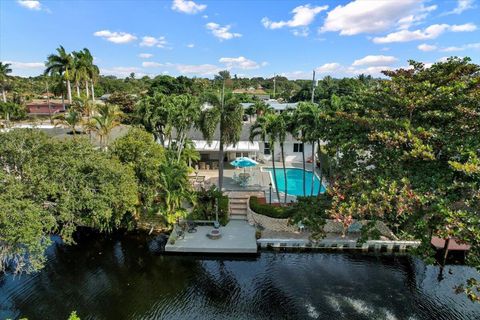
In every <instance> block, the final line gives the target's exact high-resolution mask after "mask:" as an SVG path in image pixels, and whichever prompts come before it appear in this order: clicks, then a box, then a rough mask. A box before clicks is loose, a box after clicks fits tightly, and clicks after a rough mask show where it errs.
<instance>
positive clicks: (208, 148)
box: [188, 123, 317, 168]
mask: <svg viewBox="0 0 480 320" xmlns="http://www.w3.org/2000/svg"><path fill="white" fill-rule="evenodd" d="M250 127H251V124H250V123H244V125H243V126H242V132H241V134H240V141H239V142H238V143H237V144H236V145H229V146H225V147H224V150H225V158H224V161H225V162H230V161H232V160H234V159H235V158H238V157H249V158H252V159H255V160H257V161H260V162H269V161H271V160H272V148H271V146H270V145H269V143H268V142H264V141H260V139H259V138H258V137H257V138H255V139H254V141H253V142H251V141H250V140H249V137H250ZM188 137H189V138H190V139H191V140H192V141H193V143H194V144H195V149H196V150H197V151H198V152H199V153H200V157H201V160H200V162H204V163H206V164H209V165H210V168H212V167H213V168H214V167H216V166H217V165H218V151H219V147H220V132H219V129H218V128H217V130H216V132H215V134H214V136H213V139H212V141H211V142H210V143H208V142H207V141H206V140H205V139H204V138H203V135H202V133H201V132H200V131H199V130H196V129H194V130H191V131H190V132H189V134H188ZM304 148H305V160H306V161H309V160H310V161H311V159H312V146H311V144H305V145H304ZM316 149H317V146H316V147H315V151H316ZM273 150H274V153H273V155H274V157H275V161H281V160H282V158H281V150H280V144H279V143H275V146H274V149H273ZM284 153H285V160H286V161H287V162H302V143H301V142H300V141H298V140H296V139H295V138H293V137H292V136H291V135H290V134H288V135H287V138H286V140H285V143H284Z"/></svg>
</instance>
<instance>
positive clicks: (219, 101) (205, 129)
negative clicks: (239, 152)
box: [199, 90, 243, 191]
mask: <svg viewBox="0 0 480 320" xmlns="http://www.w3.org/2000/svg"><path fill="white" fill-rule="evenodd" d="M203 102H204V110H203V111H202V113H201V114H200V121H199V128H200V130H201V131H202V134H203V136H204V138H205V140H207V141H208V142H211V141H212V139H213V136H214V134H215V130H216V128H217V126H219V128H220V147H219V151H218V161H219V166H218V189H219V190H220V191H221V190H222V186H223V167H224V147H225V145H227V146H228V145H231V144H233V145H234V144H236V143H237V142H238V141H239V140H240V133H241V132H242V122H243V107H242V106H241V104H240V102H239V101H238V99H237V98H236V97H235V96H234V95H233V94H232V93H227V94H225V93H224V90H223V92H222V94H221V95H218V94H215V93H211V92H210V93H206V94H205V96H204V97H203Z"/></svg>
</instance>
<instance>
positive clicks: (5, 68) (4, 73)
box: [0, 61, 12, 103]
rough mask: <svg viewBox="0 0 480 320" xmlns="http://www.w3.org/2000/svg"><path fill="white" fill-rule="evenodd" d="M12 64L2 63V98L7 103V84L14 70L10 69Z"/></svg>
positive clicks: (0, 67)
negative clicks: (9, 75)
mask: <svg viewBox="0 0 480 320" xmlns="http://www.w3.org/2000/svg"><path fill="white" fill-rule="evenodd" d="M10 66H11V64H10V63H4V62H1V61H0V83H1V84H2V98H3V102H4V103H6V102H7V95H6V93H5V84H6V82H7V79H8V74H10V73H12V69H11V68H10Z"/></svg>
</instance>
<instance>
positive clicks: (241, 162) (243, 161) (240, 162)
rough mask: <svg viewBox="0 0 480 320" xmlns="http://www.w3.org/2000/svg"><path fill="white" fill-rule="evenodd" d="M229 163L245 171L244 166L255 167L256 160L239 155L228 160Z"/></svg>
mask: <svg viewBox="0 0 480 320" xmlns="http://www.w3.org/2000/svg"><path fill="white" fill-rule="evenodd" d="M230 164H231V165H232V166H234V167H237V168H243V169H244V171H245V168H249V167H255V166H256V165H257V164H258V162H257V161H255V160H253V159H250V158H248V157H240V158H237V159H235V160H233V161H232V162H230Z"/></svg>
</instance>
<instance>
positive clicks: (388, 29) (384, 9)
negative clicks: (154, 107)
mask: <svg viewBox="0 0 480 320" xmlns="http://www.w3.org/2000/svg"><path fill="white" fill-rule="evenodd" d="M479 2H480V1H478V0H477V1H475V0H442V1H433V0H349V1H345V0H344V1H327V0H324V1H293V0H292V1H274V0H270V1H260V0H246V1H228V0H224V1H219V0H217V1H203V0H195V1H186V0H173V1H152V0H150V1H142V0H137V1H115V0H103V1H102V0H100V1H94V0H89V1H72V0H70V1H60V0H56V1H23V0H9V1H5V0H1V1H0V59H1V61H7V62H9V63H11V64H12V68H13V71H14V72H13V74H16V75H24V76H28V75H38V74H39V73H41V72H42V69H43V67H42V65H43V63H44V61H45V59H46V57H47V55H48V54H50V53H52V52H54V50H55V48H57V47H58V46H59V45H63V46H64V47H65V48H66V49H67V50H69V51H72V50H80V49H82V48H84V47H87V48H89V49H90V51H91V52H92V54H93V55H94V57H95V63H96V64H97V65H98V66H99V67H100V69H101V72H102V74H113V75H117V76H120V77H125V76H127V75H128V74H130V72H135V73H136V74H137V75H138V76H143V75H150V76H155V75H158V74H170V75H173V76H176V75H180V74H183V75H186V76H190V77H191V76H201V77H204V76H205V77H211V76H212V75H213V74H215V73H217V72H218V71H219V70H223V69H229V70H230V71H231V72H232V74H238V75H239V76H248V77H251V76H265V77H271V76H272V75H273V74H280V75H285V76H287V77H289V78H292V79H294V78H309V77H310V75H311V70H313V69H315V70H317V73H318V75H319V77H323V76H325V75H332V76H337V77H343V76H355V75H357V74H359V73H368V74H372V75H374V76H378V75H379V72H380V70H383V69H388V68H396V67H402V66H406V65H407V60H408V59H415V60H419V61H423V62H425V63H428V64H429V63H433V62H435V61H439V60H441V59H444V58H445V57H448V56H452V55H456V56H469V57H471V58H472V59H473V61H474V62H476V63H480V3H479Z"/></svg>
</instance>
